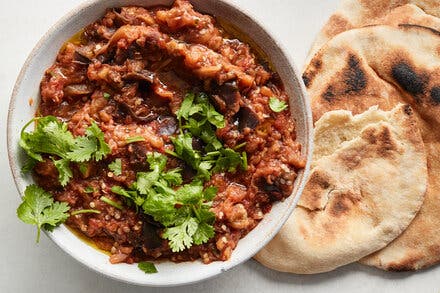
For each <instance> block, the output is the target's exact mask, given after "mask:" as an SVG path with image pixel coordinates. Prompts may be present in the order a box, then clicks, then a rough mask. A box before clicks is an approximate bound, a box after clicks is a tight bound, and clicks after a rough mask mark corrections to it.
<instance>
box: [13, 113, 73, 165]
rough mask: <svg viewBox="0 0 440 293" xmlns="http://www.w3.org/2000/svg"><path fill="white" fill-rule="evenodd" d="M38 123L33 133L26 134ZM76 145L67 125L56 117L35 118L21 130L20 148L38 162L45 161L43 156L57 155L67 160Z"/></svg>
mask: <svg viewBox="0 0 440 293" xmlns="http://www.w3.org/2000/svg"><path fill="white" fill-rule="evenodd" d="M34 121H35V122H36V127H35V130H34V131H33V132H25V130H26V128H27V127H28V126H29V125H30V124H31V123H32V122H34ZM73 143H74V138H73V135H72V133H70V132H69V131H68V130H67V124H66V123H62V122H61V121H59V120H58V119H57V118H56V117H54V116H45V117H41V118H34V119H32V120H31V121H30V122H28V123H27V124H26V125H25V126H24V127H23V129H22V130H21V137H20V142H19V144H20V146H21V147H22V148H23V149H24V150H25V151H26V153H27V154H28V155H29V156H30V157H31V158H34V159H35V160H37V161H40V162H41V161H43V157H42V156H41V154H51V155H57V156H59V157H61V158H66V157H67V153H68V152H69V151H70V149H71V147H72V145H73Z"/></svg>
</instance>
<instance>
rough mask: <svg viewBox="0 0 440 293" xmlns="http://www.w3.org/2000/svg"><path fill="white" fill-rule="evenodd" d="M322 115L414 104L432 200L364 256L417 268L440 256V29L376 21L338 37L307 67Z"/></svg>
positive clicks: (316, 110)
mask: <svg viewBox="0 0 440 293" xmlns="http://www.w3.org/2000/svg"><path fill="white" fill-rule="evenodd" d="M304 79H305V81H306V84H307V87H308V91H309V93H310V96H311V99H312V108H313V115H314V119H315V120H317V119H319V118H320V117H321V116H322V115H323V114H324V113H326V112H328V111H332V110H336V109H347V110H350V111H352V112H353V113H355V114H356V113H362V112H363V111H365V110H367V109H368V108H369V107H371V106H374V105H378V106H379V108H381V109H384V110H387V109H390V108H392V107H393V106H394V105H396V104H397V103H399V102H403V103H408V104H410V105H411V106H412V108H413V109H414V112H415V116H416V117H417V124H418V127H419V128H420V130H421V133H422V138H423V140H424V144H425V147H426V152H427V157H428V189H427V192H426V195H425V202H424V204H423V206H422V208H421V210H420V212H419V214H418V215H417V217H416V218H415V219H414V221H413V222H412V223H411V225H410V226H409V227H408V229H406V230H405V231H404V232H403V233H402V235H401V236H400V237H399V238H397V239H396V240H395V241H393V242H392V243H391V244H390V245H388V246H387V247H386V248H385V249H383V250H382V251H379V252H377V253H375V254H374V255H372V256H370V257H367V258H365V259H363V260H362V261H361V262H362V263H365V264H369V265H374V266H376V267H379V268H382V269H386V270H416V269H420V268H425V267H428V266H430V265H433V264H435V263H437V262H439V261H440V225H438V223H439V222H440V215H439V213H438V211H439V210H440V180H438V174H440V132H439V131H438V129H439V128H440V32H439V31H436V30H434V29H432V28H428V27H423V26H419V25H407V24H405V25H399V26H398V27H397V28H393V27H388V26H370V27H365V28H361V29H355V30H350V31H347V32H344V33H341V34H339V35H338V36H336V37H335V38H333V39H332V40H330V41H329V42H328V43H327V44H326V45H324V47H323V48H322V49H321V50H320V51H319V52H318V53H317V54H316V55H315V57H314V58H313V59H312V60H311V62H310V64H309V66H308V68H307V69H306V70H305V72H304Z"/></svg>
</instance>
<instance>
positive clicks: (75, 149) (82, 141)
mask: <svg viewBox="0 0 440 293" xmlns="http://www.w3.org/2000/svg"><path fill="white" fill-rule="evenodd" d="M97 150H98V146H97V145H96V141H94V140H92V139H88V138H87V137H85V136H84V137H78V138H77V139H76V140H75V143H74V144H73V146H72V150H71V151H70V152H69V153H68V155H67V157H68V158H69V160H71V161H74V162H80V163H82V162H85V161H89V160H90V159H91V158H92V157H93V154H94V153H95V152H96V151H97Z"/></svg>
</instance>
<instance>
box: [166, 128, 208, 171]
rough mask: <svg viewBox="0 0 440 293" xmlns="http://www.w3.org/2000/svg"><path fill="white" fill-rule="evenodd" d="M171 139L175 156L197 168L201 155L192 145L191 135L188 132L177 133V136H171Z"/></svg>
mask: <svg viewBox="0 0 440 293" xmlns="http://www.w3.org/2000/svg"><path fill="white" fill-rule="evenodd" d="M171 141H172V142H173V144H174V152H175V153H176V155H177V157H178V158H180V159H182V160H183V161H185V162H186V163H187V164H188V165H190V166H191V167H192V168H193V169H197V167H198V165H199V163H200V160H201V156H200V153H199V152H198V151H196V150H194V148H193V146H192V135H191V134H190V133H185V134H179V135H178V136H177V137H173V138H171Z"/></svg>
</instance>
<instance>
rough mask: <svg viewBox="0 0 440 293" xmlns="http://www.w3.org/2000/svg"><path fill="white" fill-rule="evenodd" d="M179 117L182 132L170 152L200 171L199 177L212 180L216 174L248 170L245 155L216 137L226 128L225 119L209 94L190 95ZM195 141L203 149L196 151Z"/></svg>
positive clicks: (183, 104) (173, 139) (198, 172)
mask: <svg viewBox="0 0 440 293" xmlns="http://www.w3.org/2000/svg"><path fill="white" fill-rule="evenodd" d="M176 116H177V119H178V120H179V125H180V128H181V132H180V134H179V135H177V136H176V137H173V138H172V139H171V141H172V143H173V145H174V151H168V153H169V154H171V155H173V156H175V157H178V158H179V159H181V160H183V161H185V162H186V163H187V164H188V165H189V166H191V167H192V168H193V169H194V170H195V171H197V175H196V178H198V179H200V180H209V178H210V176H211V174H212V173H213V172H214V173H217V172H224V171H228V172H235V171H236V170H237V167H239V166H241V167H242V168H243V169H246V167H247V164H246V157H245V156H246V153H245V152H243V153H242V154H240V153H238V152H237V151H235V150H233V149H231V148H225V147H223V144H222V143H221V142H220V141H219V139H218V138H217V136H216V134H215V131H216V129H218V128H223V127H225V119H224V116H223V115H222V114H220V113H218V112H217V111H216V110H215V108H214V106H213V105H212V104H211V103H210V102H209V98H208V96H207V95H206V94H204V93H199V94H197V95H195V94H192V93H191V94H187V95H186V96H185V99H184V100H183V102H182V105H181V107H180V109H179V110H178V111H177V113H176ZM185 130H186V132H185ZM194 138H198V139H201V140H202V141H203V143H204V144H205V146H204V149H203V150H197V149H194V147H193V139H194Z"/></svg>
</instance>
